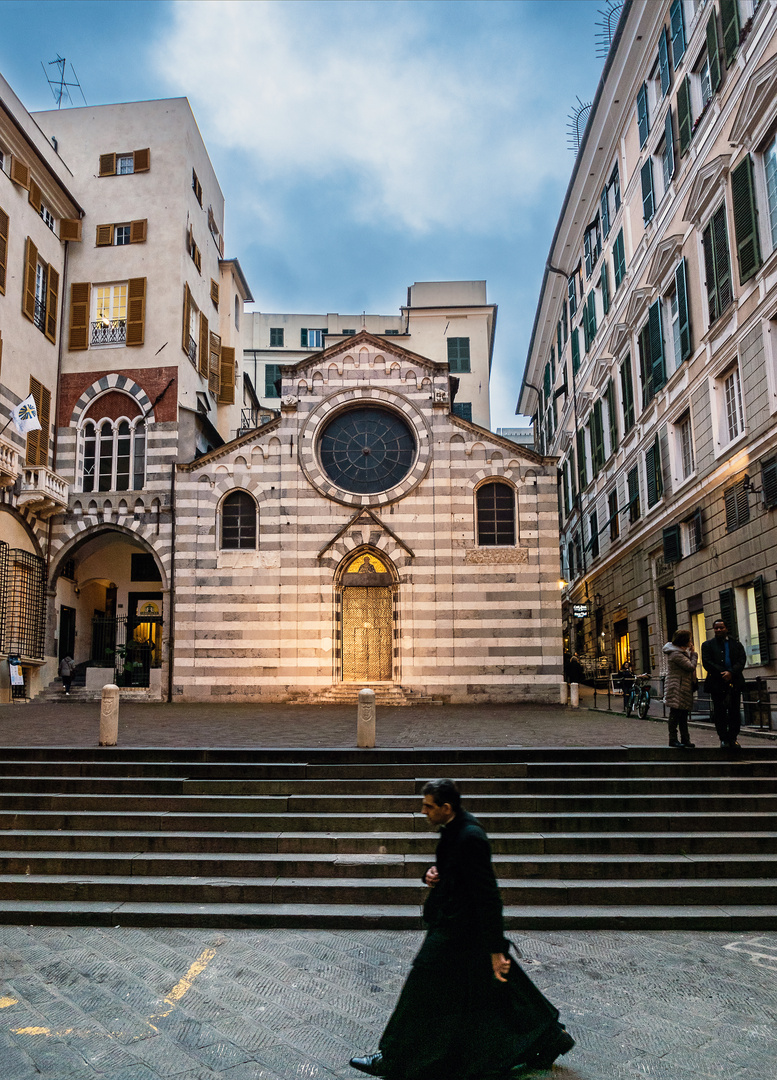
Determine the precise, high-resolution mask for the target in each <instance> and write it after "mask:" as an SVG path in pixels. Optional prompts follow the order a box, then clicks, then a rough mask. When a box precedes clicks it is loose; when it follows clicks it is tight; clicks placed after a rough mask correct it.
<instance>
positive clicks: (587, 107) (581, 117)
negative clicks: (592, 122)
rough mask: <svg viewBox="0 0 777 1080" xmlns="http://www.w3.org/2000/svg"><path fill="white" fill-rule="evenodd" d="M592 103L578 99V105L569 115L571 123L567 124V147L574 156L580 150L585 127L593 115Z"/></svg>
mask: <svg viewBox="0 0 777 1080" xmlns="http://www.w3.org/2000/svg"><path fill="white" fill-rule="evenodd" d="M591 105H592V102H590V101H587V102H583V101H581V100H580V98H579V97H578V99H577V105H574V106H573V107H572V112H571V113H570V114H569V123H568V124H567V131H568V133H569V134H568V140H567V146H568V147H569V149H570V150H571V151H572V153H573V154H577V152H578V150H579V149H580V143H581V142H582V141H583V132H584V131H585V125H586V124H587V123H588V117H589V116H590V114H591Z"/></svg>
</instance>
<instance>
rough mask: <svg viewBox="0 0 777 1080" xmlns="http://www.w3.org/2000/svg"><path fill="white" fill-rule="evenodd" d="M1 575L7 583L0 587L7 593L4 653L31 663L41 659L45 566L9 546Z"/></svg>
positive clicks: (26, 552) (27, 552)
mask: <svg viewBox="0 0 777 1080" xmlns="http://www.w3.org/2000/svg"><path fill="white" fill-rule="evenodd" d="M4 546H5V545H4ZM3 564H5V565H4V566H3ZM3 570H4V572H3ZM0 573H2V576H3V579H4V583H5V584H4V586H2V587H0V591H2V589H4V591H5V619H4V621H3V635H2V651H3V652H5V653H8V654H9V655H13V656H19V657H25V658H27V659H30V660H42V659H43V645H44V634H45V620H46V588H45V585H46V564H45V563H44V561H43V559H41V558H40V556H38V555H34V554H33V553H32V552H31V551H24V550H23V549H22V548H11V549H10V550H9V549H8V548H7V547H6V553H5V556H4V557H3V558H0Z"/></svg>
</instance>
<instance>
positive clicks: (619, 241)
mask: <svg viewBox="0 0 777 1080" xmlns="http://www.w3.org/2000/svg"><path fill="white" fill-rule="evenodd" d="M612 256H613V265H614V268H615V291H616V292H617V291H618V289H619V287H620V283H621V282H622V281H623V279H624V277H625V276H626V255H625V250H624V247H623V229H621V231H620V232H619V233H618V235H617V236H616V238H615V244H614V246H613V249H612Z"/></svg>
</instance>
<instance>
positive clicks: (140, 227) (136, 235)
mask: <svg viewBox="0 0 777 1080" xmlns="http://www.w3.org/2000/svg"><path fill="white" fill-rule="evenodd" d="M147 230H148V219H147V218H140V219H139V220H138V221H131V222H130V243H131V244H143V243H145V241H146V233H147Z"/></svg>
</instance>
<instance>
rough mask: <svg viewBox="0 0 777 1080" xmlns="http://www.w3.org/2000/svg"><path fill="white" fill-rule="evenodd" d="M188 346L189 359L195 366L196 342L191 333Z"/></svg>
mask: <svg viewBox="0 0 777 1080" xmlns="http://www.w3.org/2000/svg"><path fill="white" fill-rule="evenodd" d="M188 346H189V347H188V353H189V359H190V360H191V362H192V363H193V364H194V366H195V367H196V366H197V342H196V341H195V340H194V338H193V337H192V335H191V334H189V342H188Z"/></svg>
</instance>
